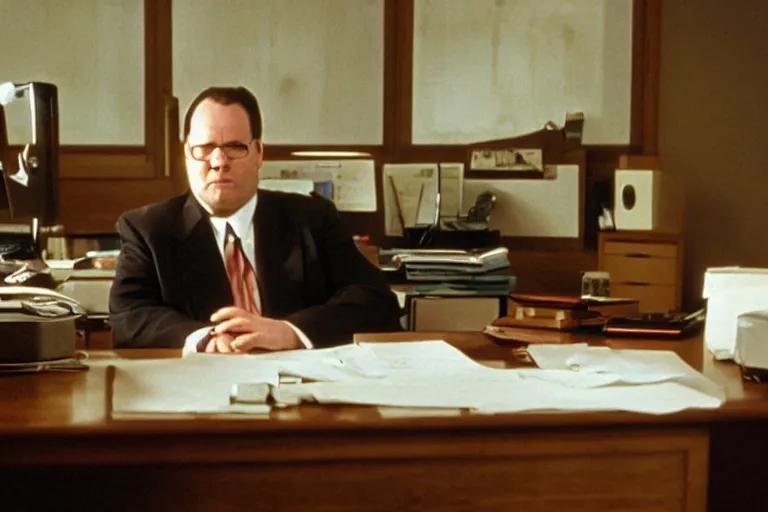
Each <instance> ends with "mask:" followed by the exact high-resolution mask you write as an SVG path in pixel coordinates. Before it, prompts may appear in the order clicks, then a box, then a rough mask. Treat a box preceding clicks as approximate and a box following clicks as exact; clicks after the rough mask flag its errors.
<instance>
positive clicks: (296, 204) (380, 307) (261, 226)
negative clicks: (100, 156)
mask: <svg viewBox="0 0 768 512" xmlns="http://www.w3.org/2000/svg"><path fill="white" fill-rule="evenodd" d="M254 230H255V237H254V240H255V245H256V273H257V276H258V282H259V290H260V293H261V300H262V312H263V314H264V315H265V316H267V317H269V318H278V319H283V320H286V321H289V322H291V323H292V324H294V325H295V326H296V327H298V328H299V329H301V330H302V331H303V332H304V333H305V334H306V335H307V336H308V337H309V339H310V340H312V343H313V344H314V345H315V346H317V347H324V346H331V345H335V344H341V343H348V342H351V341H352V335H353V334H354V333H355V332H383V331H393V330H400V323H399V316H400V311H399V307H398V304H397V299H396V297H395V296H394V294H393V293H392V292H391V291H390V290H389V287H388V285H387V282H386V280H385V278H384V276H383V274H382V272H381V271H380V270H379V269H377V268H376V267H375V266H373V265H371V264H370V263H369V262H368V260H366V259H365V257H364V256H363V255H362V254H361V253H360V251H358V250H357V248H356V247H355V246H354V244H353V242H352V239H351V237H349V236H348V235H345V234H343V233H342V230H341V228H340V225H339V216H338V212H337V211H336V208H335V207H334V205H333V203H332V202H330V201H328V200H327V199H324V198H322V197H319V196H312V197H307V196H301V195H298V194H285V193H280V192H269V191H264V190H261V191H259V199H258V202H257V205H256V212H255V214H254ZM117 231H118V233H119V235H120V237H121V242H122V247H121V251H120V257H119V260H118V265H117V272H116V277H115V281H114V283H113V285H112V289H111V292H110V301H109V309H110V323H111V325H112V329H113V334H114V344H115V346H116V347H181V346H183V344H184V339H185V338H186V336H187V335H189V334H190V333H191V332H193V331H195V330H196V329H199V328H200V327H204V326H206V325H211V324H210V322H209V320H208V319H209V318H210V316H211V314H212V313H213V312H214V311H216V310H217V309H219V308H221V307H224V306H231V305H232V304H233V298H232V292H231V290H230V287H229V281H228V279H227V274H226V270H225V268H224V262H223V260H222V257H221V253H220V251H219V249H218V248H217V246H216V239H215V236H214V233H213V229H212V227H211V223H210V221H209V219H208V214H207V212H206V211H205V210H204V209H203V208H202V207H201V206H200V204H199V203H198V202H197V200H196V199H195V198H194V197H193V196H192V195H191V194H185V195H183V196H178V197H175V198H173V199H170V200H168V201H165V202H162V203H156V204H152V205H148V206H144V207H142V208H139V209H137V210H132V211H130V212H127V213H124V214H123V215H122V216H121V217H120V218H119V220H118V222H117Z"/></svg>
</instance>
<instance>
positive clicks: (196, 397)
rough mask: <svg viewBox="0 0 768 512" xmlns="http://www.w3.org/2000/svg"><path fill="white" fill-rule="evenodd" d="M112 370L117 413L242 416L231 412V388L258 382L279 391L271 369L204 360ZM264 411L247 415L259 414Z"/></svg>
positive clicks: (225, 358) (220, 358) (242, 361)
mask: <svg viewBox="0 0 768 512" xmlns="http://www.w3.org/2000/svg"><path fill="white" fill-rule="evenodd" d="M114 366H115V367H116V371H115V381H114V387H113V397H112V409H113V412H115V413H122V414H125V413H201V414H214V413H232V412H238V413H242V412H244V411H245V410H246V409H244V408H243V407H240V406H238V405H236V406H230V403H229V396H230V391H231V389H232V385H233V384H236V383H241V382H258V383H268V384H272V385H277V383H278V379H279V376H278V371H277V367H276V366H275V365H272V364H269V363H266V362H265V363H262V364H254V362H253V361H249V360H247V359H246V358H240V357H236V356H231V355H214V354H205V357H192V358H182V359H153V360H124V361H118V362H117V363H115V364H114ZM262 409H263V407H262V408H260V409H258V410H254V409H253V408H248V409H247V410H249V411H251V412H259V413H262V412H263V410H262Z"/></svg>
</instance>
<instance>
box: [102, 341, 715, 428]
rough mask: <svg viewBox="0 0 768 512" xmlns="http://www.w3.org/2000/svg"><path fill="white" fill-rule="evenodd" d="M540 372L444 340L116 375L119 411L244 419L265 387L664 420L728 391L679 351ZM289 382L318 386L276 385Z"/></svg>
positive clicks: (583, 353)
mask: <svg viewBox="0 0 768 512" xmlns="http://www.w3.org/2000/svg"><path fill="white" fill-rule="evenodd" d="M529 353H530V355H531V356H532V357H533V359H534V360H535V361H536V363H537V364H538V365H539V368H537V369H531V368H526V369H503V368H496V367H489V366H484V365H481V364H479V363H477V362H475V361H473V360H472V359H470V358H469V357H467V356H466V355H464V354H463V353H462V352H461V351H459V350H458V349H456V348H455V347H453V346H451V345H449V344H447V343H445V342H444V341H424V342H410V343H361V344H358V345H346V346H341V347H336V348H332V349H323V350H298V351H289V352H280V353H271V354H265V355H250V356H231V355H211V354H190V355H188V356H186V357H184V358H183V359H181V360H160V361H126V362H124V363H120V364H119V365H118V368H117V372H116V377H115V384H114V392H115V394H114V400H113V409H114V411H115V412H118V413H120V412H122V413H136V412H138V413H157V412H197V413H201V412H202V413H212V412H242V411H241V410H239V409H237V408H236V407H234V406H230V405H229V397H230V393H231V389H232V387H233V385H235V384H243V383H266V384H270V385H271V386H273V388H272V389H273V391H272V398H273V399H274V400H276V401H277V402H278V403H283V404H286V405H291V404H297V403H300V402H302V401H316V402H320V403H347V404H370V405H378V406H389V407H411V408H430V409H433V410H436V409H456V408H462V409H470V410H471V411H472V412H475V413H480V414H497V413H511V412H521V411H534V410H571V411H574V410H580V411H599V410H622V411H634V412H644V413H652V414H665V413H672V412H677V411H681V410H684V409H688V408H715V407H718V406H720V405H721V404H722V402H723V400H724V394H723V390H722V389H721V388H720V387H719V386H718V385H716V384H715V383H714V382H712V381H710V380H709V379H707V378H706V377H704V376H703V375H702V374H700V373H698V372H696V371H695V370H694V369H693V368H691V367H690V366H688V365H687V364H685V362H683V361H682V360H681V359H680V358H679V357H678V356H677V355H676V354H675V353H674V352H669V351H645V350H611V349H608V348H594V347H588V346H587V345H538V346H531V347H529ZM286 375H290V376H293V377H298V378H301V379H305V380H306V379H309V380H312V381H313V382H304V383H298V384H290V385H282V384H281V385H279V386H278V381H279V378H280V376H286Z"/></svg>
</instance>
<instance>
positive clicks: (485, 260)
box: [392, 247, 509, 268]
mask: <svg viewBox="0 0 768 512" xmlns="http://www.w3.org/2000/svg"><path fill="white" fill-rule="evenodd" d="M508 254H509V250H508V249H507V248H506V247H496V248H495V249H489V250H487V251H444V250H441V249H435V250H433V251H430V250H426V249H423V250H420V251H404V252H401V253H398V254H395V255H394V256H392V264H393V265H394V266H395V267H400V266H401V265H403V264H409V263H417V264H418V263H421V264H435V265H446V264H448V265H470V266H481V267H482V266H486V268H488V267H487V266H495V265H498V264H499V262H501V263H504V262H508V261H509V260H508V259H507V255H508ZM497 268H498V267H497Z"/></svg>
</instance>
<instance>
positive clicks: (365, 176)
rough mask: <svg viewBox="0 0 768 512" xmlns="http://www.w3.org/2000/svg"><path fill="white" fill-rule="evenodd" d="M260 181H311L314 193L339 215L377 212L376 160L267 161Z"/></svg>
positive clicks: (262, 169)
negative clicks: (329, 203)
mask: <svg viewBox="0 0 768 512" xmlns="http://www.w3.org/2000/svg"><path fill="white" fill-rule="evenodd" d="M260 177H261V179H262V180H310V181H312V182H313V183H314V191H315V192H317V193H318V194H320V195H322V196H324V197H327V198H329V199H331V200H332V201H333V202H334V204H335V205H336V208H338V209H339V211H342V212H375V211H376V179H375V171H374V162H373V160H285V161H265V162H264V165H263V166H262V168H261V172H260ZM270 183H271V182H270ZM271 186H273V187H274V185H271Z"/></svg>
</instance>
